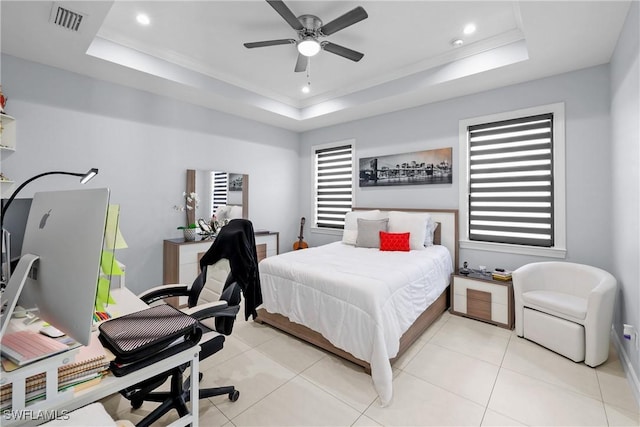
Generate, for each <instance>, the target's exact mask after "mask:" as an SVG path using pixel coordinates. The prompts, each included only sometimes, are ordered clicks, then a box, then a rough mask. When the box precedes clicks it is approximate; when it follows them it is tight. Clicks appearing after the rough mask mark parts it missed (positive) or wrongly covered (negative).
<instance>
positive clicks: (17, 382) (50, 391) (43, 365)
mask: <svg viewBox="0 0 640 427" xmlns="http://www.w3.org/2000/svg"><path fill="white" fill-rule="evenodd" d="M111 295H112V296H113V299H114V300H115V301H116V304H113V305H111V306H109V311H110V312H112V313H114V314H117V315H123V314H127V313H132V312H135V311H139V310H141V309H144V308H147V307H148V306H147V305H146V304H144V303H143V302H142V301H140V300H139V299H138V298H137V297H136V296H135V295H134V294H133V293H131V291H129V290H128V289H126V288H119V289H114V290H112V291H111ZM95 333H98V332H97V331H96V332H95ZM73 351H74V350H70V351H69V352H65V353H61V354H57V355H55V356H52V357H49V358H47V359H44V360H41V361H38V362H34V363H32V364H29V365H26V366H24V367H22V368H19V369H16V370H15V371H12V372H4V371H3V372H2V376H1V377H2V378H1V380H0V382H1V383H2V384H5V383H7V384H8V383H13V409H12V410H11V412H12V413H14V414H16V413H19V412H20V411H21V410H22V411H23V412H22V413H23V414H24V415H23V417H24V418H22V419H20V418H16V417H11V416H10V415H8V416H7V415H5V414H3V416H2V425H3V426H8V425H23V424H28V423H33V419H32V418H33V417H35V416H36V414H38V413H40V411H43V413H45V414H46V413H51V412H46V411H62V410H65V411H72V410H74V409H78V408H80V407H82V406H85V405H87V404H89V403H91V402H94V401H96V400H99V399H102V398H104V397H107V396H109V395H111V394H114V393H117V392H119V391H120V390H122V389H124V388H126V387H129V386H132V385H135V384H137V383H139V382H141V381H142V380H145V379H147V378H150V377H152V376H153V375H156V374H158V373H160V372H165V371H168V370H170V369H172V368H174V367H177V366H180V365H183V364H185V363H189V364H190V365H191V372H192V375H191V413H190V414H187V415H185V416H184V417H182V418H180V419H178V420H176V421H175V422H174V423H172V424H171V426H172V427H177V426H186V425H189V424H191V425H192V426H194V427H197V426H198V410H199V407H198V406H199V401H198V397H199V388H198V387H199V386H198V375H197V374H196V375H194V374H193V373H194V372H195V373H197V372H198V368H199V352H200V347H198V346H195V347H192V348H189V349H187V350H184V351H182V352H181V353H178V354H175V355H173V356H171V357H168V358H166V359H163V360H161V361H159V362H157V363H154V364H153V365H150V366H147V367H145V368H142V369H139V370H137V371H135V372H132V373H130V374H128V375H125V376H123V377H115V376H113V375H108V376H106V377H104V378H103V379H102V381H100V383H99V384H97V385H95V386H93V387H90V388H86V389H83V390H80V391H78V392H74V391H73V389H69V390H65V391H62V392H58V366H60V365H62V364H64V363H68V362H69V361H70V360H69V359H70V356H73V354H72V353H71V352H73ZM65 359H66V360H67V361H66V362H65ZM41 372H46V373H47V398H46V400H39V401H36V402H34V403H33V404H30V405H28V406H25V402H24V395H25V393H24V388H25V380H26V378H28V377H30V376H32V375H34V374H37V373H41ZM194 414H195V416H194ZM28 417H32V418H28ZM41 421H45V420H44V419H43V420H41Z"/></svg>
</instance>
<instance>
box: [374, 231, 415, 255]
mask: <svg viewBox="0 0 640 427" xmlns="http://www.w3.org/2000/svg"><path fill="white" fill-rule="evenodd" d="M410 235H411V233H386V232H384V231H381V232H380V250H381V251H403V252H409V251H410V250H411V248H410V247H409V236H410Z"/></svg>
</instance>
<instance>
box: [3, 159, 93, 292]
mask: <svg viewBox="0 0 640 427" xmlns="http://www.w3.org/2000/svg"><path fill="white" fill-rule="evenodd" d="M97 174H98V169H97V168H91V169H89V171H88V172H86V173H80V172H65V171H51V172H44V173H41V174H38V175H36V176H33V177H31V178H29V179H28V180H26V181H25V182H23V183H22V184H20V186H19V187H18V188H17V189H16V191H14V192H13V193H12V194H11V196H10V197H9V199H8V200H7V203H5V204H4V206H2V212H1V213H0V228H1V229H2V272H1V273H2V282H1V286H2V288H4V287H5V285H6V283H7V282H8V281H9V276H10V274H11V272H10V270H11V269H10V268H9V266H10V263H11V254H10V253H9V232H8V231H7V230H5V229H4V214H5V213H6V212H7V209H8V208H9V205H11V202H13V199H15V198H16V196H17V195H18V193H19V192H20V190H22V189H23V188H24V187H25V186H26V185H27V184H29V183H30V182H32V181H35V180H36V179H38V178H42V177H43V176H47V175H71V176H79V177H80V184H86V183H87V182H89V181H90V180H91V179H92V178H93V177H94V176H96V175H97Z"/></svg>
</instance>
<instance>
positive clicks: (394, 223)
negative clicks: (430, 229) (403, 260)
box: [389, 211, 431, 250]
mask: <svg viewBox="0 0 640 427" xmlns="http://www.w3.org/2000/svg"><path fill="white" fill-rule="evenodd" d="M429 218H431V216H430V215H429V214H428V213H413V212H398V211H391V212H389V233H406V232H409V233H410V235H409V247H410V248H411V250H422V249H424V244H425V239H426V235H427V223H428V221H429Z"/></svg>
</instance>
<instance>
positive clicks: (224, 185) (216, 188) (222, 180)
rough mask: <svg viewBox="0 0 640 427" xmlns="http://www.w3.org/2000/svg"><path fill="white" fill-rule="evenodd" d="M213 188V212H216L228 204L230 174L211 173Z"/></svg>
mask: <svg viewBox="0 0 640 427" xmlns="http://www.w3.org/2000/svg"><path fill="white" fill-rule="evenodd" d="M211 187H212V188H213V202H212V206H211V208H212V209H213V210H212V211H211V212H215V211H216V210H217V209H218V208H219V207H220V206H224V205H226V204H227V189H228V187H229V174H228V173H227V172H216V171H214V172H211Z"/></svg>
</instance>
